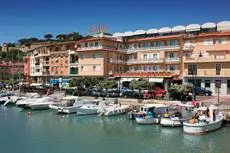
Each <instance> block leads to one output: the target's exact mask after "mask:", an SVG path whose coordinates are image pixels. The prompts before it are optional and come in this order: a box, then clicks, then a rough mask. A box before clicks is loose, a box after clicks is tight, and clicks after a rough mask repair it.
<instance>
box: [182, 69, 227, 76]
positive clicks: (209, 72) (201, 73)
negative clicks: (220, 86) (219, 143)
mask: <svg viewBox="0 0 230 153" xmlns="http://www.w3.org/2000/svg"><path fill="white" fill-rule="evenodd" d="M229 75H230V70H227V69H223V70H221V71H220V73H219V75H216V70H215V69H214V68H213V69H210V70H202V69H200V70H197V75H196V76H197V77H204V76H206V77H228V76H229ZM184 76H189V77H194V75H188V70H187V69H186V70H185V71H184Z"/></svg>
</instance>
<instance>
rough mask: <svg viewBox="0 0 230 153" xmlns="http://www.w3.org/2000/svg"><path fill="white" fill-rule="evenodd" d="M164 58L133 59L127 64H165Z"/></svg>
mask: <svg viewBox="0 0 230 153" xmlns="http://www.w3.org/2000/svg"><path fill="white" fill-rule="evenodd" d="M163 62H164V59H163V58H151V59H131V60H128V61H127V64H142V63H143V64H146V63H149V64H150V63H163Z"/></svg>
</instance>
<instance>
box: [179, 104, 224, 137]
mask: <svg viewBox="0 0 230 153" xmlns="http://www.w3.org/2000/svg"><path fill="white" fill-rule="evenodd" d="M198 111H201V112H205V111H207V108H204V107H203V108H200V109H198ZM209 114H210V115H209V117H205V116H203V115H201V116H200V117H199V120H196V119H191V120H188V121H186V122H184V123H183V130H184V132H185V133H188V134H203V133H207V132H211V131H214V130H217V129H219V128H221V126H222V123H223V119H224V117H223V115H222V114H220V113H219V112H218V107H215V106H210V107H209Z"/></svg>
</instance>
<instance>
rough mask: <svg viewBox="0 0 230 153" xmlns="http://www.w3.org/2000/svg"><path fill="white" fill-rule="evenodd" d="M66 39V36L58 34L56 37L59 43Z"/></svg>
mask: <svg viewBox="0 0 230 153" xmlns="http://www.w3.org/2000/svg"><path fill="white" fill-rule="evenodd" d="M66 38H67V35H66V34H58V35H57V36H56V39H58V40H59V41H64V40H66Z"/></svg>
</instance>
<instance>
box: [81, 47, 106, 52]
mask: <svg viewBox="0 0 230 153" xmlns="http://www.w3.org/2000/svg"><path fill="white" fill-rule="evenodd" d="M103 48H104V47H103V46H92V47H81V48H78V49H77V50H78V51H90V50H98V49H103Z"/></svg>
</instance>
